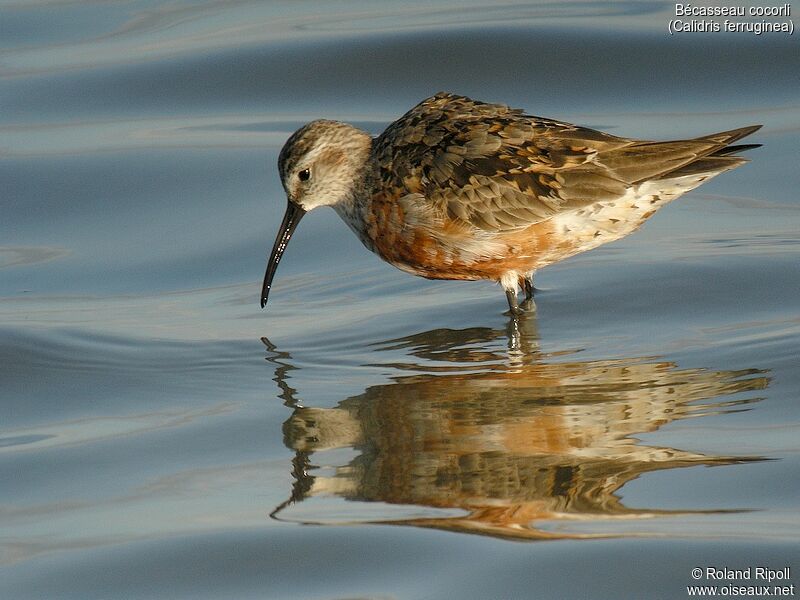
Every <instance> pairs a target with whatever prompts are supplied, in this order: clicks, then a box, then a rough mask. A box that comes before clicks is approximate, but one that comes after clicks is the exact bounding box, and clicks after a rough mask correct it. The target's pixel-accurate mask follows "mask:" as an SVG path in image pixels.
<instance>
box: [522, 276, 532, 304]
mask: <svg viewBox="0 0 800 600" xmlns="http://www.w3.org/2000/svg"><path fill="white" fill-rule="evenodd" d="M522 289H523V290H525V300H531V299H533V272H531V273H529V274H528V276H527V277H525V278H524V279H523V280H522Z"/></svg>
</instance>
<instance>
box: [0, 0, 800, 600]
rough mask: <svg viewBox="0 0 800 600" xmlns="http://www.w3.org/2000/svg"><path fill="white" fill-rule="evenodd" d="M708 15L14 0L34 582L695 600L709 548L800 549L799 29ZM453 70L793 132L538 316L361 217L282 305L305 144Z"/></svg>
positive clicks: (743, 555)
mask: <svg viewBox="0 0 800 600" xmlns="http://www.w3.org/2000/svg"><path fill="white" fill-rule="evenodd" d="M672 10H673V7H672V5H668V4H665V3H660V2H628V3H604V2H558V3H546V2H540V3H528V4H521V3H520V4H513V3H509V4H491V5H488V6H486V5H483V4H478V3H475V6H472V7H471V8H469V10H467V8H465V7H464V6H463V4H459V5H457V6H456V5H451V4H448V3H440V4H436V5H433V6H431V5H430V4H429V3H422V2H419V3H417V2H405V3H402V4H393V5H392V7H391V9H389V8H388V7H386V6H377V5H375V4H373V3H366V2H358V1H356V0H346V1H343V2H338V3H317V4H308V3H290V2H285V3H284V2H274V3H261V2H247V1H234V2H219V1H212V0H209V1H206V2H174V3H163V2H150V1H145V0H139V1H126V2H116V3H101V4H98V3H92V2H70V3H61V2H54V1H53V2H51V1H48V0H41V1H35V2H13V1H12V2H8V1H4V2H1V3H0V11H1V12H0V32H1V33H0V55H1V57H0V77H2V85H0V106H2V111H0V181H1V182H2V189H3V191H2V193H0V210H1V211H2V218H1V219H0V361H2V365H3V366H2V371H0V373H2V375H1V376H0V390H2V396H1V397H2V401H1V402H0V481H1V482H2V485H0V523H2V533H1V534H0V564H2V569H3V571H4V572H3V577H2V578H1V579H0V592H1V593H0V595H2V596H3V597H10V598H51V597H52V598H81V599H85V598H165V597H169V598H220V597H233V598H250V597H253V598H256V597H257V598H264V597H270V598H294V597H296V598H343V597H364V598H366V597H370V598H373V597H374V598H388V597H391V598H440V597H461V598H487V597H552V598H561V597H587V596H588V597H598V598H619V597H664V598H683V597H685V596H686V590H685V586H686V585H688V584H691V583H693V580H692V579H691V577H690V571H691V569H692V568H693V567H698V566H699V567H706V566H712V565H719V566H727V567H729V568H745V567H748V566H753V567H755V566H768V567H771V568H782V567H785V566H792V567H794V568H795V571H796V570H797V569H800V561H798V557H799V556H800V552H798V543H797V540H798V537H799V535H800V519H798V507H799V505H798V498H800V493H798V492H800V488H799V486H798V483H797V482H798V481H800V453H799V452H798V450H799V449H800V445H798V441H797V440H798V433H800V432H799V431H798V429H800V415H799V414H798V408H797V407H798V392H799V391H800V369H798V367H799V366H800V364H798V348H799V346H800V312H799V311H798V293H799V292H800V267H799V266H798V265H800V203H799V202H798V197H797V190H798V189H800V176H798V171H797V168H796V164H797V143H798V139H797V138H798V131H800V103H799V102H798V98H800V94H798V92H800V79H798V75H797V74H798V73H800V52H798V46H797V38H796V36H793V37H788V36H780V35H775V34H773V35H764V36H758V37H756V36H747V35H742V34H739V35H717V36H709V35H703V34H696V35H688V36H682V37H669V36H668V34H667V33H666V25H667V22H668V20H669V18H671V15H670V12H671V11H672ZM443 89H444V90H448V91H453V92H457V93H462V94H467V95H470V96H472V97H474V98H477V99H482V100H489V101H503V102H507V103H511V104H513V105H516V106H520V107H523V108H525V109H526V110H528V111H529V112H531V113H533V114H540V115H543V116H548V117H553V118H558V119H563V120H567V121H575V122H579V123H581V124H585V125H589V126H594V127H598V128H602V129H605V130H607V131H609V132H611V133H615V134H619V135H626V136H631V137H644V138H668V137H681V136H692V135H698V134H702V133H710V132H713V131H717V130H724V129H732V128H735V127H740V126H744V125H748V124H751V123H763V124H764V128H763V129H762V130H761V131H760V132H758V134H756V135H755V136H753V137H754V139H753V141H754V142H758V143H763V144H764V146H763V147H762V148H760V149H758V150H755V151H753V152H751V153H750V154H749V157H750V158H751V159H752V162H751V163H749V164H748V165H745V166H743V167H742V168H740V169H737V170H736V171H734V172H731V173H727V174H725V175H723V176H721V177H719V178H717V179H715V180H714V181H712V182H709V183H708V184H706V185H704V186H702V187H701V188H699V189H698V190H695V191H694V192H692V193H690V194H688V195H686V196H685V197H683V198H682V199H680V200H679V201H677V202H675V203H674V204H672V205H670V206H669V207H667V208H666V209H664V210H663V211H662V212H660V213H659V214H658V215H656V216H655V217H654V218H653V219H651V220H650V221H649V222H648V223H647V225H646V226H645V227H644V228H643V229H642V230H641V231H639V232H637V233H636V234H635V235H633V236H631V237H629V238H626V239H624V240H621V241H619V242H616V243H614V244H611V245H608V246H603V247H601V248H599V249H597V250H595V251H593V252H591V253H587V254H585V255H581V256H578V257H575V258H573V259H570V260H568V261H565V262H563V263H561V264H558V265H555V266H552V267H550V268H548V269H545V270H543V271H542V272H540V273H539V275H538V276H537V287H538V288H539V292H538V293H537V297H536V306H537V310H536V312H535V313H534V314H531V315H528V316H527V317H525V318H524V319H522V320H520V321H519V322H513V321H510V320H509V318H508V317H507V316H504V315H503V310H505V299H504V297H503V295H502V293H501V291H500V290H499V289H497V288H496V287H495V286H493V285H491V284H488V283H480V282H478V283H461V282H431V281H424V280H421V279H417V278H413V277H411V276H408V275H406V274H403V273H401V272H400V271H397V270H395V269H393V268H392V267H390V266H388V265H386V264H383V263H381V262H380V261H379V260H378V259H377V258H376V257H374V256H372V255H370V254H369V253H367V252H366V251H364V249H363V248H362V247H361V245H360V243H359V242H358V241H357V240H356V239H355V238H354V237H353V236H352V235H351V234H350V233H349V231H348V229H347V228H346V227H345V226H344V225H343V224H342V223H341V222H339V220H338V217H336V215H335V214H334V213H333V212H332V211H319V213H316V212H315V213H314V214H313V215H310V216H309V217H307V218H306V219H305V220H304V222H303V224H302V226H301V227H300V228H299V230H298V233H297V234H296V236H295V238H294V239H293V241H292V244H291V245H290V247H289V249H288V251H287V254H286V256H285V258H284V260H283V262H282V264H281V268H280V271H279V272H278V275H277V278H276V281H275V287H274V291H273V293H272V295H271V299H270V305H269V307H268V308H267V310H266V311H261V310H260V309H259V308H258V296H259V290H260V279H261V276H262V274H263V269H264V266H265V259H266V253H267V252H268V250H269V248H270V247H271V245H272V241H273V237H274V235H275V232H276V229H277V226H278V224H279V222H280V219H281V216H282V211H283V206H284V198H283V195H282V190H281V187H280V183H279V181H278V176H277V173H276V168H275V163H276V159H277V153H278V151H279V150H280V147H281V145H282V144H283V142H284V141H285V139H286V138H287V137H288V135H289V134H290V133H291V132H292V131H293V130H294V129H295V128H297V127H298V126H299V125H301V124H302V123H304V122H306V121H307V120H310V119H313V118H317V117H328V118H338V119H344V120H348V121H351V122H354V123H356V124H358V125H360V126H361V127H364V128H365V129H367V130H368V131H371V132H372V133H379V132H380V131H381V130H382V129H383V128H384V127H385V125H386V124H387V123H388V122H390V121H391V120H393V119H394V118H396V117H397V116H399V115H400V114H402V113H403V112H404V111H405V110H407V109H408V108H410V107H411V106H413V105H414V104H415V103H416V102H418V101H419V100H420V99H422V98H424V97H426V96H429V95H431V94H433V93H435V92H437V91H439V90H443ZM544 541H547V542H548V543H536V542H544ZM632 565H635V567H634V566H632ZM794 583H797V580H796V579H795V580H794Z"/></svg>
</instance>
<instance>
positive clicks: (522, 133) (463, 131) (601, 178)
mask: <svg viewBox="0 0 800 600" xmlns="http://www.w3.org/2000/svg"><path fill="white" fill-rule="evenodd" d="M751 132H752V130H749V129H748V130H747V131H745V130H744V129H743V130H737V131H734V132H725V133H721V134H715V135H711V136H706V137H702V138H697V139H692V140H683V141H674V142H640V141H635V140H629V139H625V138H619V137H615V136H612V135H609V134H606V133H602V132H600V131H595V130H593V129H588V128H583V127H578V126H575V125H570V124H568V123H559V122H557V121H552V120H549V119H543V118H539V117H534V116H530V115H525V114H523V112H522V111H521V110H516V109H511V108H509V107H507V106H505V105H501V104H486V103H482V102H476V101H473V100H470V99H469V98H465V97H462V96H454V95H452V94H445V93H440V94H437V95H435V96H433V97H431V98H428V99H427V100H423V101H422V102H421V103H420V104H418V105H417V106H415V107H414V108H413V109H411V110H410V111H409V112H408V113H406V114H405V115H403V116H402V117H401V118H400V119H398V120H397V121H395V122H394V123H392V124H391V125H390V126H389V127H388V128H387V129H386V131H384V132H383V133H382V134H381V135H380V136H379V137H378V138H377V139H376V140H375V143H374V146H373V152H374V157H375V160H376V164H377V169H378V174H377V177H378V182H377V183H378V184H379V186H380V189H381V191H382V192H383V193H384V194H385V195H387V196H389V197H397V198H400V197H403V196H405V195H407V194H414V195H416V196H417V197H421V198H424V199H425V202H426V203H429V204H430V208H432V209H434V210H435V211H436V212H437V213H438V214H440V215H441V216H443V217H447V218H450V219H454V220H459V221H462V222H467V223H470V224H471V225H473V226H475V227H478V228H480V229H483V230H487V231H496V232H501V231H507V230H514V229H518V228H522V227H527V226H529V225H532V224H534V223H538V222H540V221H543V220H545V219H548V218H550V217H552V216H553V215H555V214H558V213H561V212H565V211H569V210H573V209H576V208H580V207H581V206H586V205H591V204H593V203H595V202H607V201H612V200H614V199H616V198H619V197H621V196H622V195H624V194H625V192H626V191H627V190H628V188H630V187H631V186H633V185H636V184H637V183H639V182H642V181H646V180H649V179H656V178H659V177H662V176H663V175H665V174H666V173H668V172H670V171H674V170H677V169H679V168H681V167H683V166H685V165H687V164H689V163H692V162H693V161H696V160H697V159H698V158H700V157H703V156H707V155H709V154H712V153H714V152H716V151H719V150H720V149H722V148H724V147H725V146H726V145H727V144H729V143H731V142H732V141H734V140H735V139H739V137H743V136H744V135H747V134H748V133H751Z"/></svg>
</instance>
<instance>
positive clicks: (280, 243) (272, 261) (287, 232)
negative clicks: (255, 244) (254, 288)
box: [261, 202, 306, 308]
mask: <svg viewBox="0 0 800 600" xmlns="http://www.w3.org/2000/svg"><path fill="white" fill-rule="evenodd" d="M304 214H306V211H304V210H303V209H302V208H300V207H299V206H298V205H297V204H295V203H294V202H289V204H288V206H287V207H286V214H285V215H283V222H282V223H281V228H280V229H279V230H278V237H276V238H275V245H274V246H273V247H272V254H270V256H269V262H268V263H267V272H266V273H265V274H264V286H263V287H262V288H261V308H264V307H265V306H266V305H267V299H268V298H269V290H270V288H271V287H272V278H273V277H274V276H275V271H276V270H277V269H278V263H280V262H281V257H282V256H283V251H284V250H286V245H287V244H288V243H289V239H291V237H292V234H293V233H294V230H295V229H296V228H297V224H298V223H299V222H300V219H302V218H303V215H304Z"/></svg>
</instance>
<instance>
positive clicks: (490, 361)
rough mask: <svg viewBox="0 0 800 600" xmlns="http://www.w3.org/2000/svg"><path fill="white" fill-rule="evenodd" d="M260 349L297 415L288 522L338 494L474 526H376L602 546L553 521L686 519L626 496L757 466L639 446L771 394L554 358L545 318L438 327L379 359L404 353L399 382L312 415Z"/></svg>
mask: <svg viewBox="0 0 800 600" xmlns="http://www.w3.org/2000/svg"><path fill="white" fill-rule="evenodd" d="M264 341H265V344H267V346H268V348H269V350H270V351H271V352H270V354H271V356H270V357H269V359H270V360H271V361H272V362H273V363H274V364H276V365H278V366H277V370H276V376H275V380H276V381H277V382H278V384H279V385H280V386H281V391H282V394H283V395H282V397H283V398H284V399H285V400H286V401H287V405H289V406H290V407H291V408H293V412H292V414H291V416H290V417H289V418H288V419H287V420H286V422H285V423H284V427H283V430H284V442H285V444H286V445H287V447H289V448H290V449H292V450H293V451H295V459H294V461H293V473H292V475H293V477H294V482H295V483H294V488H293V490H292V493H291V497H290V499H289V500H287V501H286V502H285V503H283V504H282V505H281V506H279V507H277V508H276V509H275V510H274V511H273V516H275V518H291V517H289V516H286V515H284V514H282V513H283V512H284V510H285V509H286V508H288V506H289V505H290V504H292V503H296V502H301V501H303V500H304V499H307V498H309V497H312V496H320V495H334V496H338V497H342V498H345V499H347V500H351V501H358V502H383V503H389V504H401V505H416V506H418V507H430V508H448V509H460V510H461V511H462V512H463V513H464V514H462V515H460V516H443V517H439V516H431V517H426V518H408V519H399V520H379V521H375V520H373V521H371V522H383V523H391V524H400V525H414V526H418V527H431V528H438V529H446V530H451V531H460V532H465V533H479V534H485V535H492V536H497V537H503V538H509V539H531V540H538V539H561V538H566V537H570V538H577V537H592V536H591V535H588V534H577V533H572V534H570V533H563V532H560V531H558V530H553V529H552V528H550V529H547V528H545V527H543V522H547V523H549V524H551V525H552V524H553V523H554V522H558V521H566V520H587V519H591V520H599V519H610V518H643V517H655V516H660V515H670V514H687V513H688V512H691V511H666V510H656V509H647V508H630V507H627V506H625V505H624V504H623V503H622V501H621V500H620V496H619V490H620V488H621V487H622V486H623V485H625V484H626V483H627V482H629V481H631V480H633V479H636V478H637V477H639V476H640V475H641V474H644V473H648V472H651V471H660V470H665V469H674V468H678V467H689V466H697V465H706V466H714V465H724V464H731V463H736V462H742V461H749V460H756V459H757V458H756V457H745V456H738V457H737V456H714V455H709V454H702V453H698V452H691V451H684V450H678V449H675V448H666V447H659V446H655V445H647V444H644V443H641V442H639V441H638V440H637V439H636V438H635V437H634V436H635V435H637V434H641V433H646V432H652V431H655V430H657V429H659V428H660V427H662V426H664V425H666V424H668V423H672V422H675V421H678V420H681V419H689V418H695V417H700V416H704V415H710V414H720V413H725V412H732V411H737V410H745V409H746V405H747V404H749V403H752V402H754V401H756V400H757V399H758V398H754V397H749V396H751V395H752V393H754V392H755V391H756V390H761V389H764V388H765V387H766V386H767V385H768V378H767V376H766V375H765V373H764V372H763V371H758V370H742V371H713V370H707V369H685V368H679V367H678V366H677V365H675V364H674V363H670V362H666V361H663V360H657V359H654V358H648V357H642V358H631V359H614V360H584V361H580V360H575V358H576V355H575V353H574V352H569V353H562V354H559V355H553V354H545V353H543V352H541V351H540V349H539V343H538V336H537V335H536V332H535V320H534V319H532V318H530V319H528V320H527V321H525V320H516V319H515V320H512V321H510V323H509V326H508V328H507V329H506V330H505V331H503V330H497V329H490V328H472V329H463V330H449V329H437V330H433V331H428V332H425V333H420V334H416V335H412V336H408V337H405V338H402V339H396V340H391V341H387V342H385V343H383V344H380V345H379V346H378V347H376V349H375V350H376V355H378V356H381V354H380V352H381V351H389V352H392V353H395V354H396V353H397V352H398V351H402V352H404V353H405V355H406V356H407V357H408V360H407V361H395V362H392V363H381V364H389V365H391V367H392V368H393V369H396V370H397V371H398V372H399V374H398V375H397V376H396V377H394V379H393V381H392V382H391V383H388V384H385V385H375V386H372V387H369V388H367V389H366V390H365V391H364V392H363V393H361V394H359V395H357V396H352V397H349V398H346V399H344V400H342V401H341V402H340V403H339V404H338V405H337V406H336V407H335V408H314V407H304V406H300V404H299V402H298V401H297V399H296V398H294V390H293V389H292V388H290V387H289V386H288V385H287V384H286V381H285V375H286V371H287V369H288V368H291V367H290V364H291V362H290V361H291V359H290V357H289V356H288V355H287V354H285V353H279V352H277V350H276V349H275V347H274V346H272V345H271V344H270V342H269V341H268V340H264ZM741 393H744V396H745V397H742V396H741V395H738V396H736V397H733V398H732V397H731V395H733V394H741ZM335 448H352V449H354V450H355V451H356V452H357V455H356V456H355V458H352V460H350V461H349V462H348V463H347V464H342V465H339V466H337V467H336V468H335V469H334V470H333V472H331V473H327V474H326V475H325V476H322V475H318V474H316V475H315V474H314V472H315V468H314V464H313V454H314V453H315V452H321V451H324V450H330V449H335ZM430 512H431V513H434V512H436V511H430ZM705 512H708V511H705ZM278 515H280V516H278ZM298 520H302V521H304V522H312V521H313V519H312V520H307V519H298Z"/></svg>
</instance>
